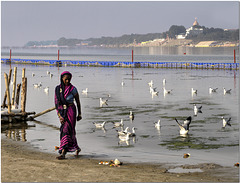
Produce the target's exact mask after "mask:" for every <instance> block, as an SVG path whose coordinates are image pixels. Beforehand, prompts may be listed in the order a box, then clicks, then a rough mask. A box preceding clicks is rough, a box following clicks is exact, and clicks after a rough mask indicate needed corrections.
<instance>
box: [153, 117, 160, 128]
mask: <svg viewBox="0 0 240 183" xmlns="http://www.w3.org/2000/svg"><path fill="white" fill-rule="evenodd" d="M154 126H155V128H160V127H161V120H160V119H159V120H158V122H155V123H154Z"/></svg>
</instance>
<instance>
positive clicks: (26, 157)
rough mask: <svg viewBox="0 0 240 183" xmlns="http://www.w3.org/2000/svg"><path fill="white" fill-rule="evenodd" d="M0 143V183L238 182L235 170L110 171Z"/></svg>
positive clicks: (126, 166)
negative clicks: (190, 171)
mask: <svg viewBox="0 0 240 183" xmlns="http://www.w3.org/2000/svg"><path fill="white" fill-rule="evenodd" d="M1 143H2V145H1V155H2V159H1V168H2V172H1V181H2V182H239V168H237V167H222V166H220V165H216V164H199V165H195V166H194V168H200V169H201V170H202V172H194V173H170V172H169V169H173V168H175V167H173V166H172V165H171V166H169V165H166V164H146V163H144V164H142V163H138V164H133V163H127V162H123V165H121V166H120V167H110V166H107V165H99V160H96V159H94V158H92V157H90V156H87V155H80V156H79V158H75V157H74V156H73V154H68V155H67V159H65V160H57V159H56V158H55V157H56V155H57V153H56V154H50V153H45V152H40V151H39V150H38V149H34V148H33V147H31V146H30V145H29V144H28V143H26V142H16V141H12V140H9V139H2V140H1ZM108 161H109V160H108ZM120 161H121V160H120ZM184 167H185V168H193V167H192V166H187V165H185V166H184Z"/></svg>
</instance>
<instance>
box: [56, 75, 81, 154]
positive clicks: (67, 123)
mask: <svg viewBox="0 0 240 183" xmlns="http://www.w3.org/2000/svg"><path fill="white" fill-rule="evenodd" d="M65 74H69V75H70V76H72V75H71V73H69V72H66V71H65V72H63V73H62V74H61V84H60V85H58V86H57V87H56V89H55V106H56V110H57V112H58V113H59V114H60V115H61V117H63V118H64V124H62V125H61V127H60V147H59V153H60V154H61V153H62V150H63V149H65V152H74V151H76V150H80V148H79V146H78V144H77V139H76V130H75V126H76V106H75V104H74V103H68V102H67V101H66V97H67V96H68V95H69V94H71V92H72V91H73V89H74V88H75V87H74V86H73V85H72V84H70V85H68V86H64V84H63V82H62V77H63V76H64V75H65Z"/></svg>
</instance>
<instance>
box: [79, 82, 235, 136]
mask: <svg viewBox="0 0 240 183" xmlns="http://www.w3.org/2000/svg"><path fill="white" fill-rule="evenodd" d="M121 85H122V86H125V83H124V81H122V82H121ZM148 86H149V90H150V94H151V95H152V96H154V95H158V93H159V91H157V90H156V89H157V88H156V87H154V83H153V80H151V81H150V82H149V83H148ZM165 86H166V79H163V94H164V95H166V94H171V93H172V91H173V90H172V89H171V90H167V89H166V88H165ZM217 90H218V88H211V87H210V88H209V94H212V93H216V92H217ZM197 92H198V91H197V90H196V89H194V88H191V94H192V95H197ZM87 93H88V88H86V89H85V90H82V94H87ZM223 94H224V95H225V94H231V89H229V90H226V89H225V88H223ZM99 100H100V107H103V105H106V106H108V103H107V102H108V99H103V98H100V99H99ZM193 112H194V116H197V114H198V113H202V106H197V105H196V104H193ZM129 119H130V120H131V121H132V120H134V114H133V112H132V111H130V113H129ZM221 119H222V128H223V129H224V128H225V127H226V126H231V123H230V121H231V117H230V118H228V119H225V118H224V117H221ZM175 121H176V123H177V125H178V126H179V128H180V130H179V134H180V135H181V136H186V135H187V134H188V132H189V129H190V124H191V122H192V117H191V116H189V117H187V118H186V119H185V120H184V121H183V123H182V124H181V123H180V122H179V121H178V120H177V119H176V118H175ZM106 123H107V122H106V121H104V122H93V124H94V125H95V127H96V128H101V129H105V125H106ZM112 123H113V124H114V126H113V128H118V127H121V130H116V131H117V136H118V137H119V140H120V141H129V139H130V137H135V136H136V131H135V130H136V128H135V127H133V128H132V132H129V127H126V128H125V129H123V127H124V123H123V119H121V121H120V122H112ZM154 126H155V128H157V129H158V130H160V128H161V120H160V119H159V120H158V121H157V122H155V123H154ZM104 131H105V130H104Z"/></svg>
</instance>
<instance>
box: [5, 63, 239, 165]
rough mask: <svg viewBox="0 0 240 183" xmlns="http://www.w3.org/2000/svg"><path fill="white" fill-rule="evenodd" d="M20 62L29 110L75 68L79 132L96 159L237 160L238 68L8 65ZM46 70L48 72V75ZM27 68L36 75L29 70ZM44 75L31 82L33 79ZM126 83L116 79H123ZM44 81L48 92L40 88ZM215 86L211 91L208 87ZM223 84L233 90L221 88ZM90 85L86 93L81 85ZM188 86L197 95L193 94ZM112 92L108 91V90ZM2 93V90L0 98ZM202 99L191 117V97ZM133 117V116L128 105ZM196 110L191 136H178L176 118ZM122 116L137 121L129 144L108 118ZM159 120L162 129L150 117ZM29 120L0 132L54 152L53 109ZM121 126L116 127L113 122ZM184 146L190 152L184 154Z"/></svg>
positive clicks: (49, 97) (49, 98) (43, 105)
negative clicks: (105, 101)
mask: <svg viewBox="0 0 240 183" xmlns="http://www.w3.org/2000/svg"><path fill="white" fill-rule="evenodd" d="M15 66H17V67H18V73H17V74H18V81H17V83H19V82H20V80H19V78H20V77H21V74H22V73H21V69H22V68H23V67H25V68H26V77H27V78H28V91H27V109H26V111H28V112H31V111H35V112H37V113H38V112H41V111H43V110H45V109H48V108H51V107H53V106H54V103H53V97H54V88H55V86H56V85H57V84H58V83H59V75H60V73H61V72H63V71H64V70H69V71H70V72H71V73H72V74H73V79H72V84H73V85H75V86H76V87H77V89H78V91H79V93H80V100H81V106H82V115H83V120H81V121H79V122H77V127H76V132H77V139H78V143H79V146H80V147H81V148H82V152H81V153H82V154H84V155H92V156H94V157H97V158H99V159H101V158H104V159H114V158H118V159H119V160H121V161H129V162H153V163H170V164H175V165H181V164H197V163H218V164H221V165H227V166H233V165H234V163H236V162H238V161H239V155H238V154H239V145H238V144H239V123H238V122H239V116H238V112H239V108H238V101H239V98H238V96H239V71H230V70H184V69H183V70H181V69H179V70H176V69H154V68H149V69H148V68H133V69H131V68H102V67H101V68H100V67H60V68H57V67H49V66H34V65H12V66H11V67H12V68H13V67H15ZM9 67H10V66H9V65H6V64H1V71H2V72H1V82H2V83H1V87H2V91H4V90H5V85H4V77H3V73H4V72H6V73H8V71H9ZM47 70H49V71H50V72H51V73H53V77H52V78H50V77H49V76H48V75H47ZM32 72H34V73H35V76H34V77H32ZM164 78H166V81H167V82H166V86H165V87H166V89H172V90H173V91H172V94H168V95H165V96H164V95H163V89H162V87H163V83H162V80H163V79H164ZM151 80H153V82H154V86H155V87H157V91H159V95H158V96H153V97H152V96H151V94H150V92H149V87H148V84H147V83H148V82H150V81H151ZM40 81H41V82H42V85H43V86H42V88H39V89H36V88H34V87H33V84H34V83H38V82H40ZM122 81H124V82H125V86H121V82H122ZM46 86H49V93H48V94H46V93H45V92H44V91H43V88H44V87H46ZM210 86H211V87H213V88H218V91H217V93H212V94H209V92H208V88H209V87H210ZM223 87H225V88H226V89H230V88H231V89H232V93H231V94H227V95H224V94H223ZM85 88H88V90H89V93H88V94H87V95H84V94H82V93H81V90H82V89H85ZM191 88H194V89H197V90H198V94H197V95H191ZM109 94H110V96H111V97H110V98H108V95H109ZM3 95H4V92H1V97H2V98H3ZM100 97H102V98H108V106H103V107H100V105H99V98H100ZM194 103H196V104H197V106H200V105H202V106H203V107H202V113H199V114H198V115H197V116H194V113H193V104H194ZM130 110H131V111H133V112H134V114H135V119H134V120H133V121H130V119H129V111H130ZM188 116H192V117H193V121H192V123H191V125H190V132H189V135H188V136H186V137H182V136H180V135H179V127H178V126H177V123H176V122H175V118H177V119H178V120H179V121H180V122H183V120H184V119H185V118H187V117H188ZM222 116H224V117H225V118H228V117H231V118H232V121H231V124H232V126H231V127H230V126H227V127H226V128H225V129H222V119H221V117H222ZM121 119H123V120H124V127H127V126H128V127H129V128H130V129H131V128H132V127H136V128H137V130H136V137H135V138H131V139H130V141H129V144H128V143H126V142H123V143H119V139H118V137H117V133H116V128H113V123H112V122H117V121H120V120H121ZM158 119H160V120H161V128H160V129H159V130H158V129H156V128H155V127H154V122H157V121H158ZM36 120H37V121H28V122H27V124H28V125H30V127H26V126H25V127H21V126H20V127H12V128H11V130H8V129H9V127H5V125H2V138H5V137H9V138H14V140H23V139H26V141H27V142H29V143H30V144H31V145H32V146H34V147H36V148H38V149H39V150H43V151H47V152H52V153H56V154H57V152H55V150H54V146H56V145H59V122H58V118H57V115H56V112H55V111H52V112H50V113H48V114H45V115H43V116H40V117H38V118H36ZM103 121H107V124H106V126H105V129H96V128H95V126H94V125H93V122H103ZM117 129H118V130H119V129H120V128H117ZM184 153H190V154H191V156H190V157H189V158H187V159H184V158H183V154H184Z"/></svg>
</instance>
